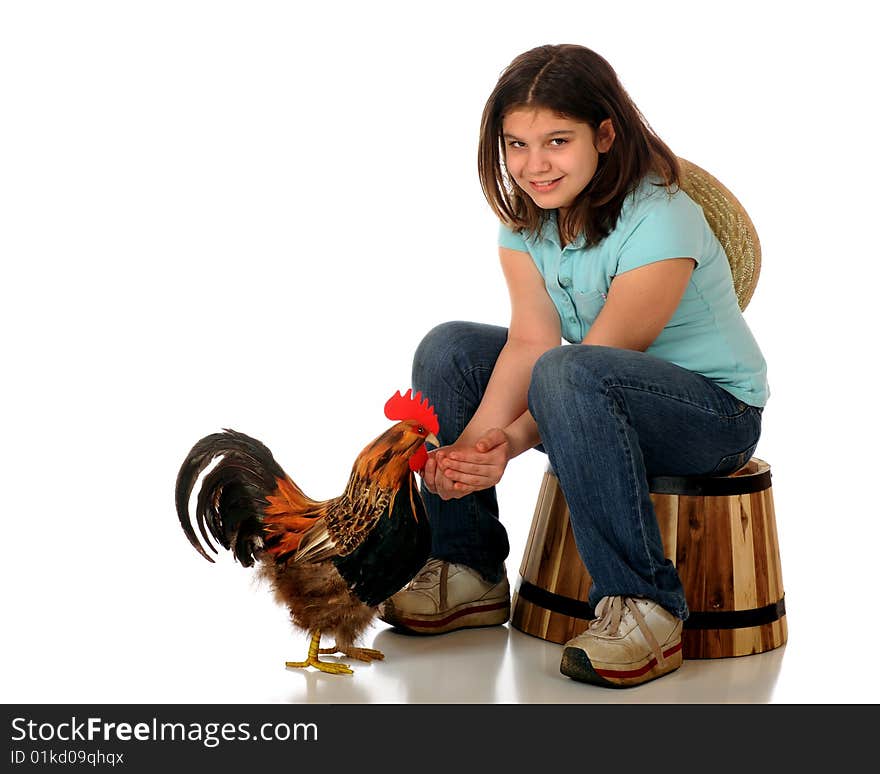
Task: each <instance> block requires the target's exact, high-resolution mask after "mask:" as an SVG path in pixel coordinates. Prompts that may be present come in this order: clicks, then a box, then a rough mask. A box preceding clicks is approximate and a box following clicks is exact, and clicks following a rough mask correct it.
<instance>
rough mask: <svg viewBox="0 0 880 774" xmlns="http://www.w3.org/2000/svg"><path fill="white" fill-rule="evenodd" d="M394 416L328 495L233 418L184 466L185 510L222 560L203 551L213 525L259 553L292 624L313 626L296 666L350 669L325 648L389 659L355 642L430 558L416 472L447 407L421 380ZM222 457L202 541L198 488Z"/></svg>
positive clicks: (394, 402)
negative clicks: (315, 493) (234, 426)
mask: <svg viewBox="0 0 880 774" xmlns="http://www.w3.org/2000/svg"><path fill="white" fill-rule="evenodd" d="M385 416H387V417H388V418H389V419H391V420H400V421H398V422H397V424H395V425H394V426H392V427H390V428H389V429H388V430H386V431H385V432H384V433H382V434H381V435H380V436H378V437H377V438H376V439H374V440H373V441H372V442H371V443H369V444H368V445H367V446H366V448H365V449H364V450H363V451H362V452H361V453H360V454H359V455H358V456H357V459H355V461H354V465H353V467H352V470H351V476H350V477H349V479H348V484H347V485H346V487H345V491H344V492H343V493H342V494H341V495H340V496H338V497H334V498H332V499H330V500H323V501H318V500H312V499H310V498H309V497H307V496H306V495H305V494H303V492H302V490H301V489H300V488H299V487H298V486H297V485H296V484H295V483H294V482H293V481H292V480H291V479H290V477H289V476H288V475H287V474H286V473H285V472H284V471H283V470H282V469H281V467H280V466H279V465H278V463H277V462H276V461H275V459H274V457H273V456H272V453H271V452H270V451H269V449H268V448H266V447H265V446H264V445H263V444H262V443H261V442H260V441H258V440H256V439H254V438H251V437H249V436H247V435H245V434H244V433H239V432H236V431H234V430H228V429H227V430H224V431H223V432H222V433H214V434H212V435H208V436H205V437H204V438H202V439H201V440H200V441H198V442H197V443H196V444H195V446H193V448H192V450H191V451H190V452H189V454H187V456H186V459H185V460H184V461H183V464H182V465H181V468H180V472H179V473H178V475H177V484H176V488H175V499H176V505H177V515H178V517H179V519H180V524H181V526H182V527H183V531H184V533H186V536H187V537H188V538H189V541H190V543H192V545H193V546H194V547H195V549H196V550H197V551H198V552H199V553H200V554H201V555H202V556H203V557H205V559H207V560H208V561H211V562H213V561H214V560H213V559H212V558H211V557H210V556H209V555H208V553H207V552H206V551H205V546H207V547H208V548H210V549H211V550H212V551H213V552H214V553H215V554H216V553H217V549H216V548H215V547H214V545H213V544H212V542H211V539H210V538H209V536H208V535H209V533H210V537H211V538H213V539H214V541H216V542H217V543H219V544H220V545H221V546H223V548H225V549H227V550H230V551H232V552H233V554H234V556H235V559H236V560H237V561H238V562H240V563H241V564H242V565H243V566H245V567H251V566H253V565H254V563H255V562H256V563H258V565H259V573H260V575H261V576H262V577H264V578H266V579H267V580H268V581H269V582H270V584H271V586H272V588H273V590H274V593H275V597H276V599H277V600H278V601H279V602H281V603H283V604H284V605H286V606H287V607H288V609H289V610H290V617H291V621H292V623H293V625H294V626H295V627H297V628H299V629H302V630H304V631H306V632H308V633H309V634H310V643H309V652H308V656H307V657H306V659H305V660H304V661H288V662H286V665H287V666H288V667H309V666H311V667H314V668H316V669H319V670H320V671H322V672H327V673H332V674H351V673H352V669H351V668H350V667H349V666H348V665H347V664H343V663H338V662H326V661H321V660H320V657H319V654H321V653H342V654H343V655H345V656H348V657H349V658H354V659H358V660H361V661H366V662H370V661H372V660H374V659H382V658H384V655H383V654H382V653H381V652H380V651H378V650H372V649H370V648H357V647H354V643H355V642H356V641H357V640H358V638H359V637H360V635H361V634H362V633H363V632H364V630H365V629H366V628H367V627H368V626H369V625H370V624H371V623H372V622H373V620H374V618H375V616H376V614H377V609H376V608H377V606H378V605H379V604H380V603H382V602H384V601H385V600H386V599H387V598H388V597H390V596H392V595H393V594H395V593H396V592H397V591H399V590H400V589H401V588H402V587H403V586H404V585H406V583H408V582H409V581H410V580H411V579H412V577H413V576H414V575H415V574H416V573H417V572H418V571H419V570H420V569H421V568H422V566H423V565H424V564H425V562H426V561H427V560H428V555H429V552H430V548H431V531H430V526H429V524H428V517H427V514H426V512H425V506H424V504H423V502H422V499H421V495H420V494H419V490H418V486H417V483H416V479H415V475H414V474H415V473H421V471H422V470H423V469H424V467H425V463H426V462H427V459H428V454H427V450H426V448H425V443H426V442H430V443H432V444H434V445H435V446H439V443H438V441H437V435H436V434H437V433H438V432H439V429H440V428H439V424H438V421H437V416H436V414H435V413H434V409H433V407H432V406H431V405H430V404H429V403H428V400H427V398H425V399H423V398H422V394H421V393H420V392H417V393H416V394H415V396H413V395H412V390H407V392H406V395H401V394H400V392H399V391H398V392H397V393H395V395H394V396H393V397H391V398H390V399H389V400H388V402H387V403H386V404H385ZM218 457H219V458H220V460H219V461H218V462H217V464H216V465H215V466H214V467H213V468H212V469H211V470H210V471H209V472H208V473H206V474H205V476H204V478H203V479H202V484H201V488H200V490H199V494H198V497H197V502H196V509H195V521H196V524H197V526H198V530H199V533H200V534H201V537H202V541H200V540H199V538H198V536H197V535H196V532H195V530H194V529H193V524H192V520H191V519H190V514H189V501H190V496H191V494H192V491H193V488H194V486H195V484H196V480H197V479H198V477H199V476H200V475H201V474H202V472H203V471H204V470H205V469H206V468H207V467H208V466H209V465H210V464H211V462H212V461H213V460H214V459H215V458H218ZM203 543H204V545H203ZM323 633H328V634H333V635H334V636H335V638H336V640H335V644H334V646H333V647H332V648H321V647H320V643H321V635H322V634H323Z"/></svg>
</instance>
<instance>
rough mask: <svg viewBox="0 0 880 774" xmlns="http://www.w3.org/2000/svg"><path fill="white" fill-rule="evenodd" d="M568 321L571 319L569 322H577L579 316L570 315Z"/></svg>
mask: <svg viewBox="0 0 880 774" xmlns="http://www.w3.org/2000/svg"><path fill="white" fill-rule="evenodd" d="M568 321H569V322H573V323H576V322H577V321H578V318H577V317H569V318H568Z"/></svg>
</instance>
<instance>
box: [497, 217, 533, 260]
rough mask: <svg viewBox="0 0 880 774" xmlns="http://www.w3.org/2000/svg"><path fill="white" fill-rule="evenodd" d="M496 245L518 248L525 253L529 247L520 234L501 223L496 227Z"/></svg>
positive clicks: (511, 248)
mask: <svg viewBox="0 0 880 774" xmlns="http://www.w3.org/2000/svg"><path fill="white" fill-rule="evenodd" d="M498 246H499V247H507V248H509V249H510V250H520V251H521V252H523V253H527V252H528V251H529V248H528V247H527V246H526V240H525V239H523V236H522V234H517V233H516V232H515V231H513V230H511V229H510V228H508V227H507V226H505V225H504V224H503V223H502V224H500V226H499V228H498Z"/></svg>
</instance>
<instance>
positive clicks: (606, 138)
mask: <svg viewBox="0 0 880 774" xmlns="http://www.w3.org/2000/svg"><path fill="white" fill-rule="evenodd" d="M615 137H616V134H615V133H614V124H612V123H611V119H610V118H606V119H605V120H604V121H603V122H602V123H601V124H599V129H598V130H597V132H596V150H597V151H599V153H608V151H609V150H611V146H612V145H613V144H614V138H615Z"/></svg>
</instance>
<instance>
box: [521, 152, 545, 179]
mask: <svg viewBox="0 0 880 774" xmlns="http://www.w3.org/2000/svg"><path fill="white" fill-rule="evenodd" d="M548 169H550V161H549V159H548V158H547V157H546V156H545V155H544V154H543V153H542V152H541V151H532V152H531V153H529V157H528V158H527V159H526V174H532V175H534V174H538V173H540V172H546V171H547V170H548Z"/></svg>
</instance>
